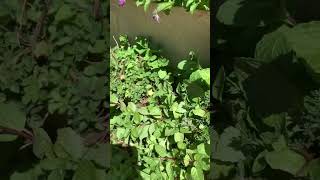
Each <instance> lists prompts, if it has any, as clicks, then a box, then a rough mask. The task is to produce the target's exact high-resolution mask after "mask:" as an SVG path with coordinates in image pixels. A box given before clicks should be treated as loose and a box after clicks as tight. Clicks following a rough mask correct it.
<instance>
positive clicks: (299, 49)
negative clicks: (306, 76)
mask: <svg viewBox="0 0 320 180" xmlns="http://www.w3.org/2000/svg"><path fill="white" fill-rule="evenodd" d="M285 35H286V38H287V41H288V43H289V44H290V45H291V47H292V49H293V50H294V51H295V52H296V55H297V56H298V57H300V58H303V62H304V64H305V65H306V67H307V69H308V70H309V71H310V73H311V75H312V76H313V78H314V79H315V80H316V81H317V82H320V62H319V58H320V46H319V41H320V22H318V21H313V22H309V23H302V24H298V25H297V26H295V27H294V28H292V29H291V30H290V31H288V32H287V33H285Z"/></svg>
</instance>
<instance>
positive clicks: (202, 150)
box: [197, 143, 209, 157]
mask: <svg viewBox="0 0 320 180" xmlns="http://www.w3.org/2000/svg"><path fill="white" fill-rule="evenodd" d="M197 151H198V153H199V154H202V155H205V156H206V157H209V154H208V153H207V152H206V146H205V144H204V143H201V144H199V145H198V146H197Z"/></svg>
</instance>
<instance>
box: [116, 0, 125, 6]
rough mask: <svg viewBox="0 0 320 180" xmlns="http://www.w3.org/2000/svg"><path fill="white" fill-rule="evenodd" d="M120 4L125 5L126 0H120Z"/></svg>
mask: <svg viewBox="0 0 320 180" xmlns="http://www.w3.org/2000/svg"><path fill="white" fill-rule="evenodd" d="M118 4H119V6H121V7H123V6H124V5H125V4H126V0H118Z"/></svg>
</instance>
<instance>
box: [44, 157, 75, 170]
mask: <svg viewBox="0 0 320 180" xmlns="http://www.w3.org/2000/svg"><path fill="white" fill-rule="evenodd" d="M71 165H72V163H71V161H69V160H68V159H63V158H46V159H44V160H41V161H40V167H41V168H42V169H44V170H48V171H52V170H58V169H71V167H72V166H71Z"/></svg>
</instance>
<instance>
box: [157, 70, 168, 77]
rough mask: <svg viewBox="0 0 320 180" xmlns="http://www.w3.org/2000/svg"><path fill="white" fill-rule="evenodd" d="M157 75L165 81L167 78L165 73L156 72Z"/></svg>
mask: <svg viewBox="0 0 320 180" xmlns="http://www.w3.org/2000/svg"><path fill="white" fill-rule="evenodd" d="M158 75H159V78H160V79H165V77H167V72H166V71H162V70H160V71H158Z"/></svg>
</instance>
